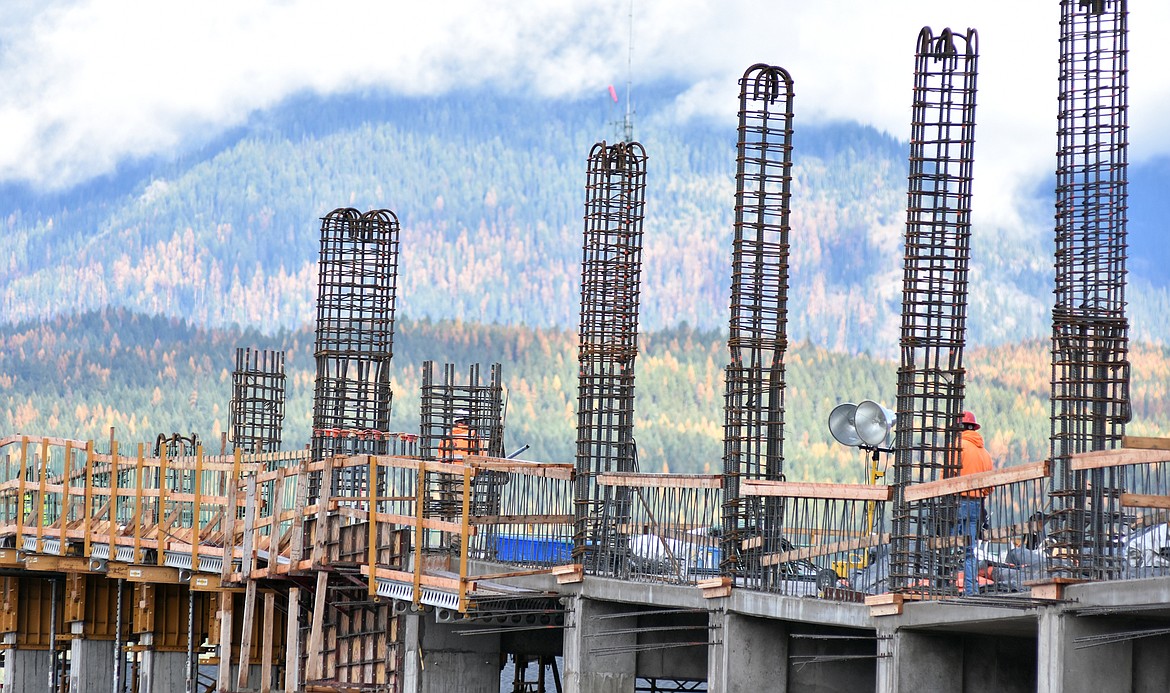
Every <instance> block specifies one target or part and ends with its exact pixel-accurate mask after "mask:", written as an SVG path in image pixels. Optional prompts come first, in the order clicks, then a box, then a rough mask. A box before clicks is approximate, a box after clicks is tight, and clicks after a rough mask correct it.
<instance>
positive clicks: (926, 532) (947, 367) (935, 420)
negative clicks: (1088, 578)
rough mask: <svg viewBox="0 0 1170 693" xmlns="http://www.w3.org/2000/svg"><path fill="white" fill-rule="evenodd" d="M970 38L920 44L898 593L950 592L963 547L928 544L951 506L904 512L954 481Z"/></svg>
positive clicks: (906, 302) (898, 484)
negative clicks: (915, 489)
mask: <svg viewBox="0 0 1170 693" xmlns="http://www.w3.org/2000/svg"><path fill="white" fill-rule="evenodd" d="M978 43H979V41H978V34H976V32H975V30H974V29H968V30H967V33H966V34H965V35H964V34H954V33H952V32H951V30H950V29H943V30H942V33H940V34H939V35H938V36H935V35H934V33H933V32H932V31H931V29H930V27H924V28H923V29H922V31H921V32H920V33H919V34H918V48H917V51H916V55H915V64H914V107H913V112H912V116H911V118H912V123H911V132H910V175H909V184H908V199H907V207H906V255H905V259H904V265H903V279H902V335H901V364H900V366H899V368H898V405H897V406H898V427H897V434H896V439H895V452H894V508H893V522H892V532H891V542H892V547H891V561H890V581H891V586H892V588H893V590H894V591H907V590H915V591H918V592H921V593H924V594H936V595H937V594H953V593H954V592H955V583H954V578H955V574H954V573H955V570H956V569H957V568H958V566H959V565H960V564H961V563H962V558H963V551H965V550H966V547H965V545H963V546H960V547H957V548H956V547H954V546H950V545H949V544H948V543H947V542H939V541H935V540H934V538H935V537H940V536H947V535H949V534H950V533H951V532H952V531H954V528H955V522H956V519H957V518H956V510H957V508H956V503H955V500H954V499H953V498H948V499H945V500H928V501H917V502H906V500H905V498H904V493H905V490H906V488H907V486H909V485H911V484H915V483H921V482H925V481H934V480H936V479H943V478H947V477H952V476H957V475H958V474H959V470H960V468H961V467H960V460H959V452H958V451H959V440H960V433H959V431H960V419H961V417H962V413H963V387H964V382H963V381H964V371H963V345H964V341H965V339H966V331H967V263H968V258H969V256H970V240H971V168H972V163H973V157H974V145H975V77H976V68H977V63H978Z"/></svg>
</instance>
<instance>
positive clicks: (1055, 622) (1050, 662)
mask: <svg viewBox="0 0 1170 693" xmlns="http://www.w3.org/2000/svg"><path fill="white" fill-rule="evenodd" d="M1133 629H1134V626H1133V622H1132V621H1131V622H1124V621H1112V620H1110V619H1106V618H1094V617H1081V616H1074V615H1072V614H1068V613H1063V612H1061V611H1060V607H1057V606H1049V607H1044V608H1042V609H1041V614H1040V634H1039V642H1038V643H1037V654H1038V657H1039V661H1038V662H1037V669H1038V671H1039V676H1038V678H1037V682H1036V684H1037V685H1036V690H1037V692H1038V693H1057V692H1058V691H1064V692H1065V693H1096V692H1097V691H1131V690H1134V680H1133V672H1134V668H1135V666H1134V665H1135V664H1136V662H1135V661H1134V641H1132V640H1126V641H1122V642H1116V643H1111V644H1108V645H1095V646H1093V647H1082V648H1080V649H1077V648H1076V645H1077V643H1076V642H1075V640H1076V639H1077V638H1081V637H1086V636H1093V635H1106V634H1109V633H1117V632H1123V631H1127V630H1133ZM1155 659H1165V650H1164V649H1163V650H1161V654H1160V655H1158V656H1157V657H1156V658H1155ZM1154 676H1155V677H1156V674H1155V675H1154ZM1160 690H1165V688H1162V689H1160Z"/></svg>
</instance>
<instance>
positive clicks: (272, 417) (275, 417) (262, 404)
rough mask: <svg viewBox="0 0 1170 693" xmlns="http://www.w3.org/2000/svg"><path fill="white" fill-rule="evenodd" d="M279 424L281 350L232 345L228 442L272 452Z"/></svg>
mask: <svg viewBox="0 0 1170 693" xmlns="http://www.w3.org/2000/svg"><path fill="white" fill-rule="evenodd" d="M283 424H284V352H283V351H269V350H268V349H264V350H263V351H261V350H255V349H252V348H247V349H244V348H240V349H236V368H235V370H233V371H232V403H231V420H230V424H229V427H228V430H229V431H230V432H231V442H232V445H234V446H235V448H236V449H237V450H242V451H244V452H251V453H259V452H275V451H277V450H279V449H280V437H281V427H282V425H283Z"/></svg>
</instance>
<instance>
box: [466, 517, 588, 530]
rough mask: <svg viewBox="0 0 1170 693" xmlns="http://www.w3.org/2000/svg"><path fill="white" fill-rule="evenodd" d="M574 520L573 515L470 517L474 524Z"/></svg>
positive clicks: (567, 522)
mask: <svg viewBox="0 0 1170 693" xmlns="http://www.w3.org/2000/svg"><path fill="white" fill-rule="evenodd" d="M574 520H575V518H574V517H573V516H572V515H474V516H472V517H471V518H470V522H471V524H473V525H571V524H573V522H574ZM472 534H474V532H472Z"/></svg>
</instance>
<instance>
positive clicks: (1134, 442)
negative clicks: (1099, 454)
mask: <svg viewBox="0 0 1170 693" xmlns="http://www.w3.org/2000/svg"><path fill="white" fill-rule="evenodd" d="M1121 447H1123V448H1131V449H1134V450H1170V438H1148V437H1143V436H1121Z"/></svg>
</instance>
